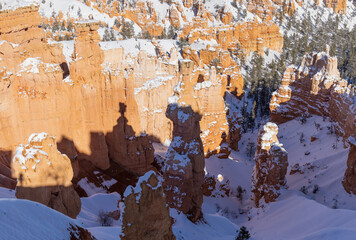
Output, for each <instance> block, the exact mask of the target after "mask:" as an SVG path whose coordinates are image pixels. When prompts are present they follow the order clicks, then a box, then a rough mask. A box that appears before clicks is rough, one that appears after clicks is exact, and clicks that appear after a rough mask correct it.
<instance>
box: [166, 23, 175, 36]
mask: <svg viewBox="0 0 356 240" xmlns="http://www.w3.org/2000/svg"><path fill="white" fill-rule="evenodd" d="M175 32H176V31H175V30H174V27H173V26H172V25H170V26H169V28H168V33H167V38H168V39H174V38H175V35H176V33H175Z"/></svg>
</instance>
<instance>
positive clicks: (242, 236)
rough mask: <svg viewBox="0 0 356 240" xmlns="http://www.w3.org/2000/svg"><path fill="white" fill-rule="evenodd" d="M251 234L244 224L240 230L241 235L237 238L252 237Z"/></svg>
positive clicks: (245, 238) (243, 239) (238, 239)
mask: <svg viewBox="0 0 356 240" xmlns="http://www.w3.org/2000/svg"><path fill="white" fill-rule="evenodd" d="M250 237H251V235H250V233H249V232H248V230H247V229H246V227H244V226H242V227H241V228H240V231H239V235H238V236H237V237H236V240H247V239H250Z"/></svg>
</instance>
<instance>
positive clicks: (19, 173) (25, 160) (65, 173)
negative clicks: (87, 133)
mask: <svg viewBox="0 0 356 240" xmlns="http://www.w3.org/2000/svg"><path fill="white" fill-rule="evenodd" d="M12 170H13V176H14V177H15V178H17V187H16V197H17V198H21V199H28V200H31V201H35V202H39V203H42V204H44V205H46V206H48V207H51V208H53V209H55V210H57V211H59V212H61V213H63V214H66V215H68V216H69V217H72V218H75V217H76V216H77V215H78V214H79V212H80V209H81V202H80V198H79V196H78V194H77V193H76V191H75V190H74V188H73V186H72V178H73V169H72V166H71V162H70V160H69V158H68V157H67V156H66V155H62V154H61V153H60V152H59V151H58V150H57V146H56V141H55V139H54V138H53V137H51V136H48V135H47V134H46V133H40V134H32V135H31V136H30V138H29V139H28V144H27V145H20V146H19V147H18V148H17V149H16V154H15V156H14V158H13V162H12Z"/></svg>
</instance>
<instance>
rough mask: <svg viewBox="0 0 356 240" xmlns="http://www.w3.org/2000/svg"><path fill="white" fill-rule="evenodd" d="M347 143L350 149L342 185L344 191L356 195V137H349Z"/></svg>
mask: <svg viewBox="0 0 356 240" xmlns="http://www.w3.org/2000/svg"><path fill="white" fill-rule="evenodd" d="M349 144H350V150H349V156H348V158H347V169H346V171H345V176H344V180H343V181H342V185H344V188H345V190H346V192H348V193H353V194H355V195H356V171H355V169H356V139H355V138H353V137H350V138H349Z"/></svg>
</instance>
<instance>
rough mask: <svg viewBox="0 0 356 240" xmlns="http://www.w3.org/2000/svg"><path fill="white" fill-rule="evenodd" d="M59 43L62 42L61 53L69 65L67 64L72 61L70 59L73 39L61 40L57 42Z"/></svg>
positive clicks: (72, 50)
mask: <svg viewBox="0 0 356 240" xmlns="http://www.w3.org/2000/svg"><path fill="white" fill-rule="evenodd" d="M59 43H60V44H62V46H63V55H64V56H65V58H66V62H67V64H68V66H69V64H70V63H71V62H73V60H72V57H71V56H72V54H73V52H74V40H72V41H61V42H59Z"/></svg>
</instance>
